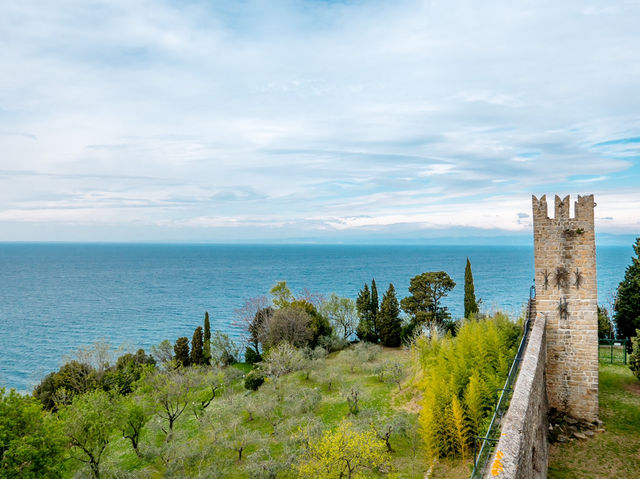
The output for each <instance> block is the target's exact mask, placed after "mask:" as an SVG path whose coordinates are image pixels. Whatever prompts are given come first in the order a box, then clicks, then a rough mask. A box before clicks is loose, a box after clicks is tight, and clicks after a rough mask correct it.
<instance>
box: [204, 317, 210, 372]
mask: <svg viewBox="0 0 640 479" xmlns="http://www.w3.org/2000/svg"><path fill="white" fill-rule="evenodd" d="M202 357H203V359H204V364H211V324H210V323H209V312H208V311H205V313H204V349H203V351H202Z"/></svg>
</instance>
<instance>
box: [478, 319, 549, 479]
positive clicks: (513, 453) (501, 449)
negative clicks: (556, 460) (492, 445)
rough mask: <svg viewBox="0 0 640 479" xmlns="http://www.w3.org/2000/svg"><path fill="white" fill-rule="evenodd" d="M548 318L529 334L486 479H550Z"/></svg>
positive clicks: (538, 320)
mask: <svg viewBox="0 0 640 479" xmlns="http://www.w3.org/2000/svg"><path fill="white" fill-rule="evenodd" d="M545 323H546V318H545V317H544V316H538V317H537V318H536V320H535V322H534V325H533V328H532V329H531V332H530V334H529V342H528V344H527V348H526V350H525V353H524V355H523V358H522V364H521V368H520V373H519V374H518V379H517V381H516V384H515V386H514V389H513V396H512V397H511V403H510V404H509V409H508V410H507V412H506V414H505V415H504V419H503V421H502V429H501V436H500V440H499V441H498V444H497V446H496V449H495V453H494V456H493V457H492V458H491V460H490V461H489V464H488V469H487V471H485V477H486V478H494V477H500V478H514V479H515V478H517V479H526V478H540V479H542V478H545V477H547V463H548V443H547V432H548V429H549V426H548V423H547V411H548V409H549V405H548V402H547V394H546V387H545V380H544V376H545V372H544V370H545V357H546V331H545Z"/></svg>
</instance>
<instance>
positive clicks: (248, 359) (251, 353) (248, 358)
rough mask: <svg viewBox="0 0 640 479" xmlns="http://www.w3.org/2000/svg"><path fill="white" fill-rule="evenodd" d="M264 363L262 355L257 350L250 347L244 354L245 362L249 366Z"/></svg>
mask: <svg viewBox="0 0 640 479" xmlns="http://www.w3.org/2000/svg"><path fill="white" fill-rule="evenodd" d="M260 361H262V355H260V353H256V350H255V349H253V348H252V347H250V346H247V349H246V350H245V352H244V362H245V363H247V364H256V363H259V362H260Z"/></svg>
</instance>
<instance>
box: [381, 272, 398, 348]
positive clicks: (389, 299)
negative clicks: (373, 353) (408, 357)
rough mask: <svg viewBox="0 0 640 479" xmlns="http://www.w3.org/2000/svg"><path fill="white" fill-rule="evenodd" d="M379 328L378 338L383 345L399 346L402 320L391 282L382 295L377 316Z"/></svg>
mask: <svg viewBox="0 0 640 479" xmlns="http://www.w3.org/2000/svg"><path fill="white" fill-rule="evenodd" d="M377 321H378V326H379V328H380V340H381V341H382V344H384V345H385V346H391V347H396V346H400V335H401V333H402V322H401V321H400V305H399V304H398V298H397V297H396V290H395V288H394V287H393V284H392V283H389V289H387V292H386V293H384V296H382V303H381V304H380V312H379V313H378V317H377Z"/></svg>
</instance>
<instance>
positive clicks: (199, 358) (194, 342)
mask: <svg viewBox="0 0 640 479" xmlns="http://www.w3.org/2000/svg"><path fill="white" fill-rule="evenodd" d="M191 364H193V365H194V366H197V365H200V364H204V352H203V347H202V326H198V327H197V328H196V330H195V331H194V332H193V338H191Z"/></svg>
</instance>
